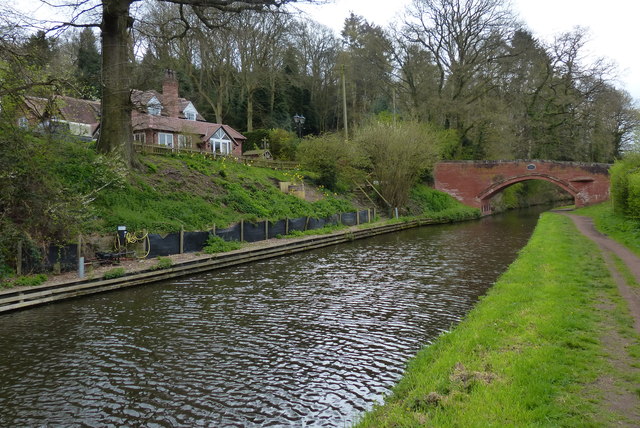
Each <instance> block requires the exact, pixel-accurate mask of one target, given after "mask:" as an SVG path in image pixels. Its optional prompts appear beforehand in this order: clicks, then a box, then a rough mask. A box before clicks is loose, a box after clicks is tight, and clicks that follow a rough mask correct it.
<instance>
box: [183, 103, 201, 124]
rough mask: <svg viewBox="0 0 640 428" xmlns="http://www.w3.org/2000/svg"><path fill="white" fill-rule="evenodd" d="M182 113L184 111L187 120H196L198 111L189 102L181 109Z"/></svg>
mask: <svg viewBox="0 0 640 428" xmlns="http://www.w3.org/2000/svg"><path fill="white" fill-rule="evenodd" d="M182 113H184V117H185V119H187V120H198V111H197V110H196V108H195V107H194V106H193V104H191V103H189V104H188V105H187V106H186V107H185V108H184V110H182Z"/></svg>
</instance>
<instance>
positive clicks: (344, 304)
mask: <svg viewBox="0 0 640 428" xmlns="http://www.w3.org/2000/svg"><path fill="white" fill-rule="evenodd" d="M539 212H540V211H539V210H524V211H520V212H517V213H515V212H514V213H508V214H504V215H498V216H491V217H485V218H482V219H479V220H477V221H469V222H462V223H451V224H445V225H434V226H429V227H419V228H411V229H406V230H403V231H400V232H397V233H387V234H381V235H378V236H375V237H371V238H369V239H362V240H355V241H351V242H347V243H344V244H340V245H335V246H330V247H324V248H319V249H315V250H311V251H306V252H301V253H298V254H296V255H295V256H291V257H276V258H273V259H269V260H264V261H258V262H255V263H247V264H244V265H238V266H233V267H228V268H224V269H220V270H216V271H208V272H205V273H202V274H198V275H190V276H184V277H180V278H177V279H173V280H170V281H161V282H158V283H156V284H154V285H152V286H144V287H130V288H126V289H122V290H118V291H114V292H110V293H98V294H95V295H92V296H86V297H84V298H81V299H70V300H67V301H61V302H58V303H56V304H52V305H41V306H39V307H35V308H33V309H31V310H28V311H14V312H12V313H7V314H4V315H3V316H2V322H3V329H0V367H1V368H2V370H0V426H40V425H58V426H69V425H74V424H82V425H87V426H102V425H118V426H123V425H160V426H169V425H171V426H199V425H208V426H246V427H260V426H267V425H268V426H350V425H351V423H353V421H355V420H357V418H358V415H360V414H361V413H362V412H364V411H366V410H368V409H370V408H371V406H372V405H373V403H375V402H376V401H379V400H381V399H382V397H383V395H384V394H385V393H387V392H388V391H389V389H390V388H391V387H392V386H393V385H394V384H395V383H396V382H397V381H398V380H399V379H400V377H401V374H402V372H403V369H404V366H405V364H406V361H407V360H408V359H409V358H411V357H412V356H414V355H415V353H416V352H417V351H418V350H419V349H420V348H421V347H422V346H424V345H425V344H427V343H431V342H432V341H433V340H435V338H436V337H438V336H439V335H440V334H441V333H442V332H443V331H448V330H450V329H451V326H452V325H456V324H457V323H458V322H459V321H460V320H461V319H462V318H463V317H464V316H465V314H466V313H468V311H469V310H470V309H471V308H472V307H473V306H474V305H475V304H476V303H477V301H478V298H479V296H482V295H484V294H485V293H486V291H487V289H488V287H490V286H491V284H493V283H494V282H495V281H496V279H497V278H498V276H499V275H500V274H501V273H503V272H504V271H505V270H506V268H507V266H508V265H509V264H511V263H512V262H513V260H514V259H515V257H516V254H517V252H518V251H519V250H520V249H521V248H522V247H523V246H524V245H525V244H526V242H527V241H528V240H529V238H530V234H531V232H532V231H533V228H534V226H535V224H536V222H537V220H538V217H539Z"/></svg>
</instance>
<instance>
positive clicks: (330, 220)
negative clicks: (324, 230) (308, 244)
mask: <svg viewBox="0 0 640 428" xmlns="http://www.w3.org/2000/svg"><path fill="white" fill-rule="evenodd" d="M339 223H340V214H334V215H331V216H329V217H327V218H326V219H325V225H327V226H337V225H338V224H339Z"/></svg>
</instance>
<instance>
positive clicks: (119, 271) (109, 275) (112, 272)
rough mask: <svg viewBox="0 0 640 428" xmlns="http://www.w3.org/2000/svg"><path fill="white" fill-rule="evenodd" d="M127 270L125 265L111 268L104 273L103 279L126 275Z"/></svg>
mask: <svg viewBox="0 0 640 428" xmlns="http://www.w3.org/2000/svg"><path fill="white" fill-rule="evenodd" d="M125 273H126V272H125V270H124V268H123V267H119V268H115V269H111V270H108V271H106V272H105V273H104V275H103V276H102V278H103V279H113V278H120V277H121V276H124V274H125Z"/></svg>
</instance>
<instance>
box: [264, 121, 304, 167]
mask: <svg viewBox="0 0 640 428" xmlns="http://www.w3.org/2000/svg"><path fill="white" fill-rule="evenodd" d="M268 139H269V151H270V152H271V154H272V155H273V157H275V158H276V159H282V160H295V158H296V148H297V144H298V138H297V137H296V134H295V133H293V132H290V131H286V130H284V129H271V130H269V136H268Z"/></svg>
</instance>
